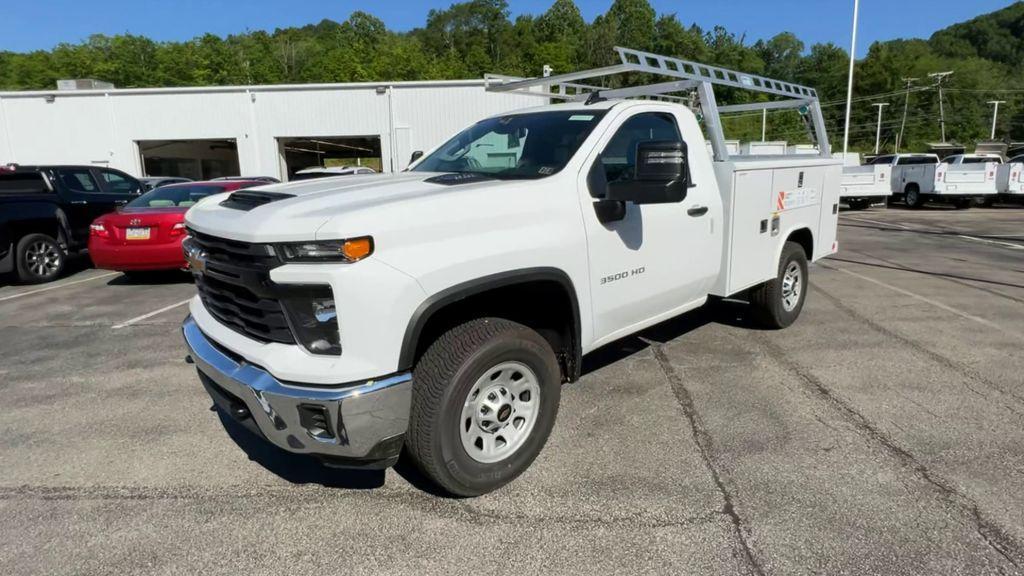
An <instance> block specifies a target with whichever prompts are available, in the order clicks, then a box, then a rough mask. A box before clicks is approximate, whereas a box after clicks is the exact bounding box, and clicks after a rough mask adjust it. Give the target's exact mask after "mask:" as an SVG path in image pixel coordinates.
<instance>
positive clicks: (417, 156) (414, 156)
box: [409, 150, 423, 164]
mask: <svg viewBox="0 0 1024 576" xmlns="http://www.w3.org/2000/svg"><path fill="white" fill-rule="evenodd" d="M420 158H423V150H417V151H415V152H413V153H412V157H411V158H409V164H412V163H413V162H415V161H417V160H419V159H420Z"/></svg>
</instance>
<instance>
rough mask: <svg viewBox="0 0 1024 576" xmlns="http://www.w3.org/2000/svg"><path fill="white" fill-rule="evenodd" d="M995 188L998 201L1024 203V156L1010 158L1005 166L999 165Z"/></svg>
mask: <svg viewBox="0 0 1024 576" xmlns="http://www.w3.org/2000/svg"><path fill="white" fill-rule="evenodd" d="M996 187H997V189H998V190H999V199H1000V200H1002V201H1004V202H1013V203H1020V202H1022V201H1024V155H1022V156H1016V157H1014V158H1010V160H1009V161H1007V162H1006V163H1005V164H1000V165H999V171H998V174H997V176H996Z"/></svg>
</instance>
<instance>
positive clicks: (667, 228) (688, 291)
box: [578, 108, 721, 345]
mask: <svg viewBox="0 0 1024 576" xmlns="http://www.w3.org/2000/svg"><path fill="white" fill-rule="evenodd" d="M693 129H694V130H693V131H694V132H695V133H696V134H698V135H699V128H697V127H696V124H694V126H693ZM646 141H657V142H666V141H682V136H681V132H680V129H679V119H678V118H677V117H676V115H674V114H670V113H666V112H663V111H644V108H634V109H631V110H630V111H629V114H628V115H624V116H622V117H619V118H616V119H615V120H614V121H613V124H612V125H611V126H610V127H609V130H607V131H606V132H605V133H604V134H603V135H602V136H601V138H600V139H599V140H598V144H597V146H596V147H595V148H594V150H592V151H591V152H590V154H589V157H588V159H587V160H586V162H585V163H584V165H583V170H582V172H581V174H580V175H579V178H578V188H579V198H580V202H581V209H582V214H583V219H584V227H585V230H586V235H587V245H588V251H589V267H590V291H591V306H592V315H593V325H594V337H595V341H596V343H597V345H600V344H603V343H605V342H608V341H610V340H614V339H615V338H618V337H621V336H624V335H625V334H628V333H630V332H632V331H634V330H636V329H639V328H641V327H643V326H642V325H645V324H653V323H655V322H657V321H660V320H662V319H664V318H668V317H671V316H673V315H675V314H679V313H682V312H684V311H686V310H688V309H692V308H694V307H697V306H699V305H701V304H703V302H704V301H705V298H706V296H707V294H708V291H709V290H710V287H711V285H712V284H713V283H714V279H715V277H716V274H717V271H718V268H719V266H720V258H721V247H720V246H719V245H718V243H717V242H715V241H713V240H714V238H716V237H715V236H714V227H715V226H718V227H721V223H720V222H719V223H714V222H713V219H714V218H720V215H721V202H720V200H719V198H718V195H717V192H716V191H715V188H714V186H715V184H714V182H713V181H711V180H712V178H713V176H712V175H711V174H710V173H709V172H700V173H698V174H697V175H694V176H692V178H695V179H696V180H695V181H694V183H695V184H696V186H693V187H690V188H689V189H688V191H687V192H686V196H685V198H684V199H683V200H682V201H681V202H673V203H664V204H635V203H632V202H626V203H625V204H624V212H622V213H620V214H618V215H617V216H616V217H614V218H613V219H611V220H609V219H608V217H607V215H604V216H603V217H602V216H600V214H601V213H602V210H603V209H604V208H606V207H607V206H608V205H609V202H610V201H608V200H603V199H602V197H601V193H600V192H599V191H595V190H592V189H591V188H592V187H593V186H592V184H588V176H589V175H590V171H591V170H603V171H604V175H605V180H606V181H607V182H609V183H610V182H614V181H616V180H620V179H629V178H632V174H633V172H634V170H635V168H636V160H637V159H636V155H637V146H638V144H640V143H641V142H646ZM687 144H688V155H689V159H688V160H689V161H690V162H691V166H692V165H693V162H692V161H693V159H694V157H695V156H696V155H698V154H704V153H705V152H704V151H705V146H704V142H703V139H697V138H694V141H693V142H688V143H687ZM598 164H599V165H598ZM700 165H701V166H704V164H700ZM692 173H693V172H692V171H691V174H692ZM701 180H704V181H701ZM709 196H713V198H710V197H709ZM613 204H614V203H613ZM621 206H622V205H619V207H621ZM602 220H604V221H602Z"/></svg>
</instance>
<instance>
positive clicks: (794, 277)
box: [750, 242, 809, 330]
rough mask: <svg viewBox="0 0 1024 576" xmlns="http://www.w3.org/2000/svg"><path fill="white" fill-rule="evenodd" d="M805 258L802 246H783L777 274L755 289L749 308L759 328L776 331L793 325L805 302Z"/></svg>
mask: <svg viewBox="0 0 1024 576" xmlns="http://www.w3.org/2000/svg"><path fill="white" fill-rule="evenodd" d="M808 286H809V285H808V283H807V255H806V254H805V253H804V249H803V246H800V245H799V244H797V243H796V242H786V245H785V246H783V248H782V257H781V258H779V272H778V276H776V277H775V279H774V280H769V281H767V282H765V283H764V284H761V285H760V286H758V287H757V288H754V290H753V292H751V294H750V304H751V307H752V311H753V317H754V320H755V321H756V322H757V324H758V325H759V326H761V327H764V328H768V329H772V330H778V329H781V328H787V327H789V326H791V325H792V324H793V322H796V319H797V318H798V317H799V316H800V311H801V310H803V307H804V301H805V300H806V299H807V289H808Z"/></svg>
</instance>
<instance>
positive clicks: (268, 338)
mask: <svg viewBox="0 0 1024 576" xmlns="http://www.w3.org/2000/svg"><path fill="white" fill-rule="evenodd" d="M189 235H190V236H191V237H192V239H193V242H195V243H196V244H198V245H199V246H200V247H201V248H202V249H203V250H204V251H205V252H206V270H205V271H204V272H203V273H202V274H196V275H195V278H196V288H197V289H198V291H199V297H200V299H201V300H202V301H203V306H204V307H205V308H206V310H207V311H208V312H209V313H210V314H211V315H212V316H213V317H214V318H216V319H217V320H218V321H219V322H220V323H221V324H224V325H225V326H227V327H228V328H231V329H232V330H234V331H235V332H238V333H240V334H243V335H245V336H248V337H249V338H252V339H254V340H258V341H260V342H280V343H282V344H295V336H294V335H293V334H292V331H291V328H290V327H289V326H288V320H287V318H286V317H285V314H284V309H283V308H282V307H281V303H280V301H279V300H278V299H277V295H276V290H275V287H274V285H273V283H272V282H271V281H270V270H271V269H273V268H275V267H277V266H279V265H280V264H281V261H280V260H278V258H277V256H276V255H275V254H274V252H273V249H272V248H271V247H270V246H267V245H265V244H249V243H246V242H238V241H236V240H227V239H224V238H216V237H213V236H209V235H206V234H200V233H197V232H194V231H189Z"/></svg>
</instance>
